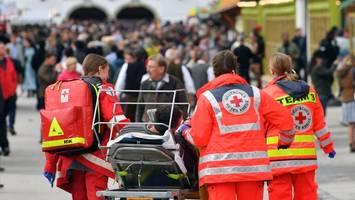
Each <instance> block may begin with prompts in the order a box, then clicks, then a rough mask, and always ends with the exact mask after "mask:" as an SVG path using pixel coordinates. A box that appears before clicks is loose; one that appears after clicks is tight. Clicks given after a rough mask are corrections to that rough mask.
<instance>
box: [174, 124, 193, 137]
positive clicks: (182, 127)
mask: <svg viewBox="0 0 355 200" xmlns="http://www.w3.org/2000/svg"><path fill="white" fill-rule="evenodd" d="M189 128H191V127H190V126H189V125H187V124H181V125H180V126H179V128H178V129H177V130H176V132H177V134H179V135H183V134H184V133H185V131H186V130H187V129H189Z"/></svg>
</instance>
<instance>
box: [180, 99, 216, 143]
mask: <svg viewBox="0 0 355 200" xmlns="http://www.w3.org/2000/svg"><path fill="white" fill-rule="evenodd" d="M213 115H214V113H213V111H212V108H211V104H210V103H209V102H208V100H207V99H206V98H205V97H204V96H203V95H201V96H200V98H199V99H198V101H197V106H196V109H195V112H194V114H193V116H192V118H191V129H190V130H189V131H188V132H187V133H186V136H185V139H186V140H188V141H190V143H193V144H194V145H195V146H196V147H199V148H202V147H205V146H207V144H208V143H209V141H210V138H211V134H212V128H213V120H214V118H213ZM201 122H203V123H201Z"/></svg>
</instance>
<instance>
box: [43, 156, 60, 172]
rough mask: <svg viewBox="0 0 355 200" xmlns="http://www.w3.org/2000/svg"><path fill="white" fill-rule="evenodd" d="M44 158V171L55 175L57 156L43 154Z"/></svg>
mask: <svg viewBox="0 0 355 200" xmlns="http://www.w3.org/2000/svg"><path fill="white" fill-rule="evenodd" d="M45 157H46V162H45V164H44V171H45V172H50V173H55V172H56V170H57V162H58V159H59V156H58V155H56V154H51V153H45Z"/></svg>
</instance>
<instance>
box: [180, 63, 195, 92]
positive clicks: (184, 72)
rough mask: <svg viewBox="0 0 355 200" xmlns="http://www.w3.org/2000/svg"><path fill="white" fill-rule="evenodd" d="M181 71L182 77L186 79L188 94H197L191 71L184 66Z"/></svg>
mask: <svg viewBox="0 0 355 200" xmlns="http://www.w3.org/2000/svg"><path fill="white" fill-rule="evenodd" d="M181 71H182V76H183V77H184V84H185V88H186V91H187V93H189V94H195V93H196V89H195V84H194V81H193V80H192V76H191V74H190V72H189V70H188V69H187V67H186V66H185V65H183V66H182V67H181Z"/></svg>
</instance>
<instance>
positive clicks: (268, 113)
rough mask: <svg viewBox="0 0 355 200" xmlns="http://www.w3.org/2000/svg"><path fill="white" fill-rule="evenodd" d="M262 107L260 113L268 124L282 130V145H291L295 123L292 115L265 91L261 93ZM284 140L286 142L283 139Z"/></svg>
mask: <svg viewBox="0 0 355 200" xmlns="http://www.w3.org/2000/svg"><path fill="white" fill-rule="evenodd" d="M260 95H261V105H260V112H261V114H262V116H263V117H264V119H265V121H266V124H271V125H272V126H274V127H275V128H276V129H278V130H280V141H283V143H282V142H281V144H290V143H291V142H292V140H293V138H294V131H293V127H294V122H293V117H292V115H291V113H290V112H289V111H288V110H287V108H285V107H284V106H283V105H281V104H280V103H279V102H277V101H275V100H274V99H273V98H272V97H270V96H269V95H268V94H266V93H265V92H263V91H260ZM282 138H284V140H283V139H282Z"/></svg>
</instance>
